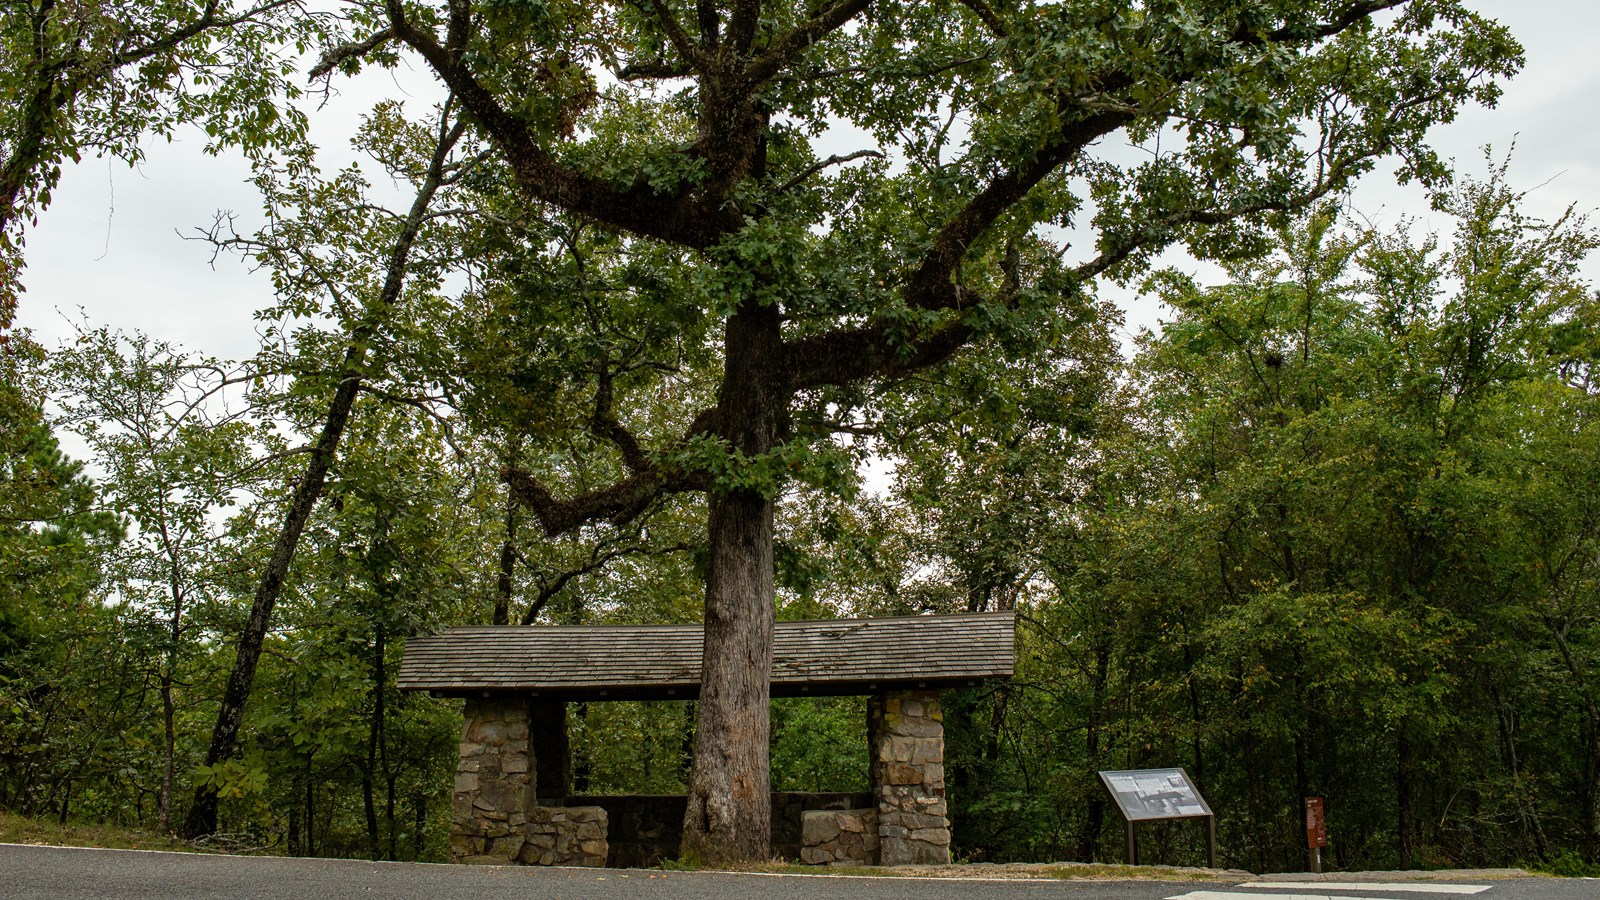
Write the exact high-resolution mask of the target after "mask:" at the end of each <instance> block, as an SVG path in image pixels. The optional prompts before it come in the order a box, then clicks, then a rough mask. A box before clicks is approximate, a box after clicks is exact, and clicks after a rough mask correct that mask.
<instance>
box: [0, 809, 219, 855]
mask: <svg viewBox="0 0 1600 900" xmlns="http://www.w3.org/2000/svg"><path fill="white" fill-rule="evenodd" d="M0 843H4V844H37V845H43V846H48V847H103V848H105V849H109V850H190V851H192V850H194V849H195V848H193V847H191V846H189V845H188V844H186V843H184V842H183V841H180V840H178V839H177V838H175V837H173V836H171V835H164V834H157V833H155V832H153V831H141V830H139V829H136V828H120V827H118V826H115V825H86V824H83V823H80V822H68V823H66V824H65V825H63V824H61V823H59V822H57V821H56V820H55V819H28V818H24V817H22V816H19V815H15V814H13V813H9V812H3V811H0Z"/></svg>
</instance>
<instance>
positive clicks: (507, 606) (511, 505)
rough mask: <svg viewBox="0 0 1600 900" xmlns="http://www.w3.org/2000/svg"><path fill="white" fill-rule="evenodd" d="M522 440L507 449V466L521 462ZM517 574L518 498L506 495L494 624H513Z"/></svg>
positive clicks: (513, 466) (514, 466)
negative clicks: (503, 538) (503, 536)
mask: <svg viewBox="0 0 1600 900" xmlns="http://www.w3.org/2000/svg"><path fill="white" fill-rule="evenodd" d="M520 449H521V447H520V442H519V441H515V440H514V441H512V443H511V446H510V447H508V448H507V449H506V468H508V469H512V468H516V466H517V464H518V462H520V459H519V457H520V456H521V454H520V452H519V451H520ZM516 574H517V500H516V498H515V497H513V496H510V495H509V494H507V496H506V536H505V541H504V542H502V543H501V544H500V577H499V578H498V579H496V582H495V597H494V624H496V625H510V624H511V598H512V595H513V594H515V593H516V581H515V578H516Z"/></svg>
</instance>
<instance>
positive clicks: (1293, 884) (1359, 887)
mask: <svg viewBox="0 0 1600 900" xmlns="http://www.w3.org/2000/svg"><path fill="white" fill-rule="evenodd" d="M1239 887H1242V888H1266V889H1268V890H1278V891H1282V890H1290V891H1303V890H1306V889H1308V888H1312V887H1319V888H1324V889H1327V888H1331V889H1333V890H1338V891H1394V892H1396V893H1407V894H1481V893H1483V892H1484V891H1487V890H1488V889H1489V885H1487V884H1434V883H1432V882H1409V883H1404V882H1393V881H1251V882H1247V883H1245V884H1241V885H1239ZM1262 896H1265V895H1262Z"/></svg>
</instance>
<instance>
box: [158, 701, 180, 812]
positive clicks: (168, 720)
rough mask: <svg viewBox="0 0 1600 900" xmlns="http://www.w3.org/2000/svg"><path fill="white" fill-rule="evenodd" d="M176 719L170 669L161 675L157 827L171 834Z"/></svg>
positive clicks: (176, 736)
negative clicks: (159, 788) (159, 775)
mask: <svg viewBox="0 0 1600 900" xmlns="http://www.w3.org/2000/svg"><path fill="white" fill-rule="evenodd" d="M175 719H176V713H175V711H174V704H173V699H172V675H171V674H170V670H169V671H168V672H167V673H163V674H162V676H161V725H162V729H163V732H164V735H163V741H162V744H161V794H160V797H159V798H158V803H157V812H156V829H157V830H158V831H160V832H161V833H162V834H169V833H171V830H172V779H173V774H174V769H175V768H176V762H175V758H176V756H177V748H178V733H177V723H176V721H175Z"/></svg>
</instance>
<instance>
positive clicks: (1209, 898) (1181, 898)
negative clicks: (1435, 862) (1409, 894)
mask: <svg viewBox="0 0 1600 900" xmlns="http://www.w3.org/2000/svg"><path fill="white" fill-rule="evenodd" d="M1247 897H1248V898H1251V900H1364V898H1361V897H1351V896H1347V895H1340V894H1259V893H1256V892H1254V891H1251V892H1250V893H1245V894H1238V893H1230V892H1228V891H1190V892H1189V893H1187V894H1175V895H1173V896H1171V897H1168V898H1167V900H1244V898H1247ZM1365 900H1371V898H1365Z"/></svg>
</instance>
